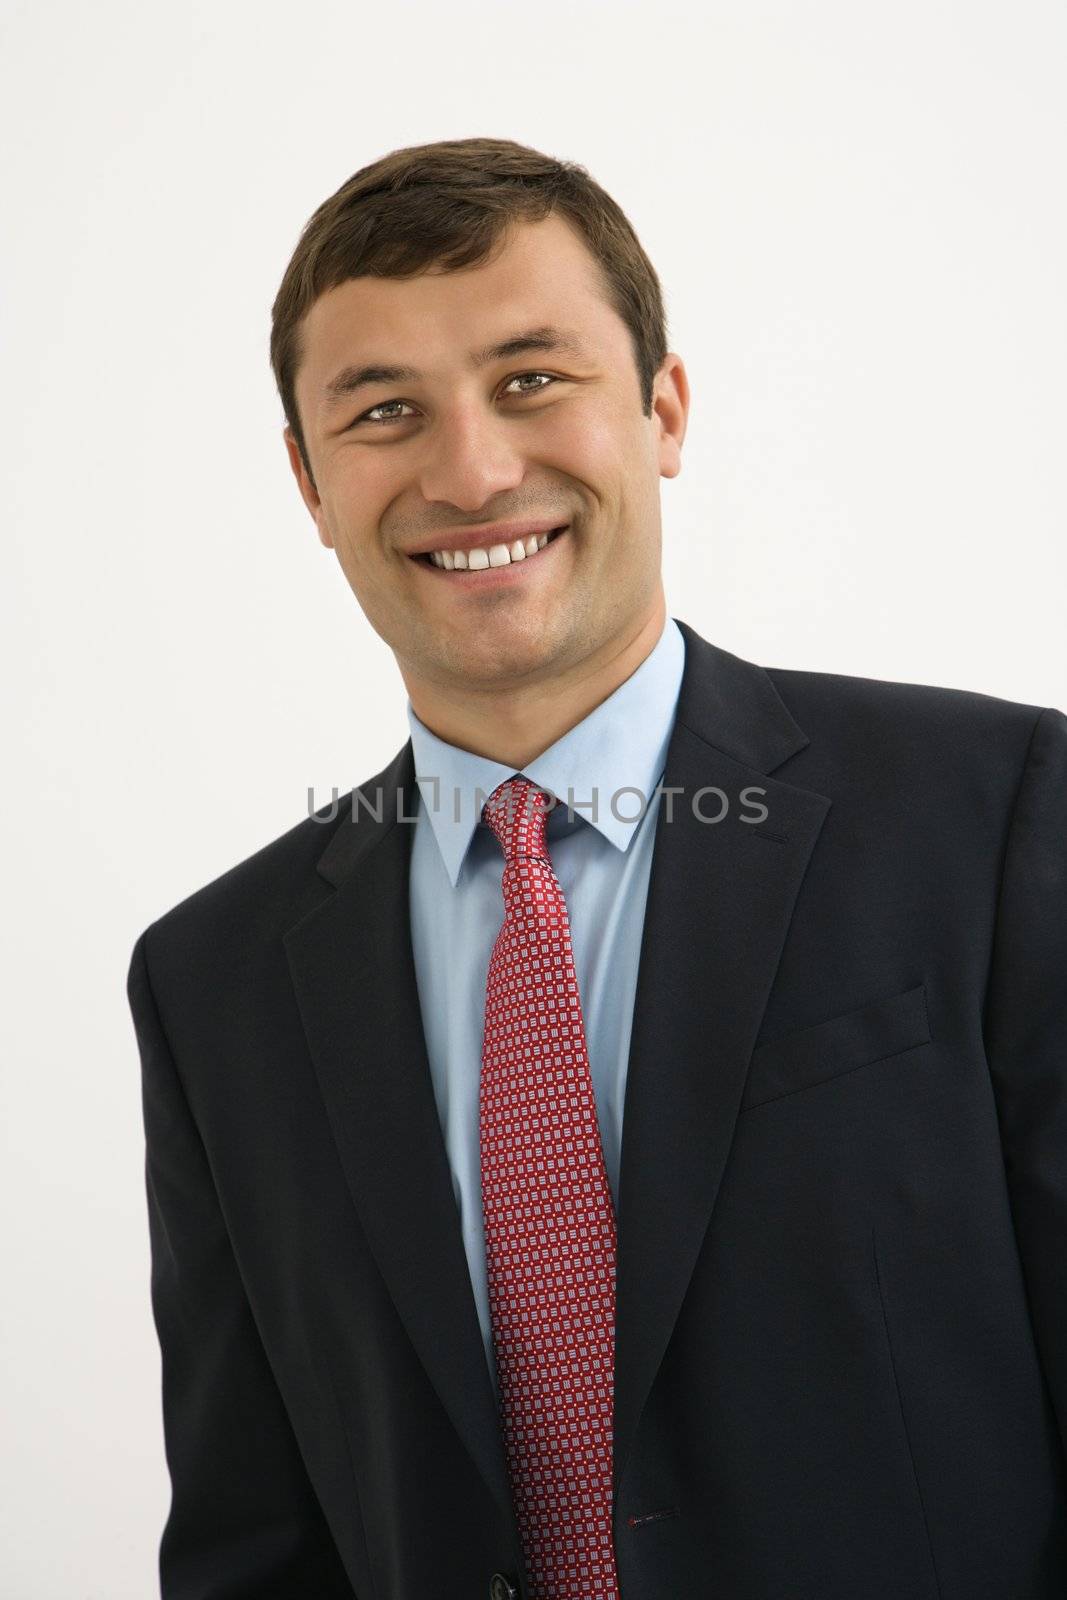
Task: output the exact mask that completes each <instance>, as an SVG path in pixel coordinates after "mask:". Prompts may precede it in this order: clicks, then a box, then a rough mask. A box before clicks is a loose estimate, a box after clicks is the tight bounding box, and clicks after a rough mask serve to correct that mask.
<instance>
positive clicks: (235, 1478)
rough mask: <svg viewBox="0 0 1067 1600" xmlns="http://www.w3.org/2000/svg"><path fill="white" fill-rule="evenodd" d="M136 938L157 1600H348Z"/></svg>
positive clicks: (133, 978)
mask: <svg viewBox="0 0 1067 1600" xmlns="http://www.w3.org/2000/svg"><path fill="white" fill-rule="evenodd" d="M150 932H151V929H147V930H146V931H145V932H144V933H142V934H141V936H140V938H139V939H138V941H137V943H136V945H135V947H134V951H133V956H132V959H131V962H130V969H129V977H128V984H127V993H128V996H129V1002H130V1009H131V1011H132V1013H133V1020H134V1027H135V1029H136V1033H137V1043H138V1048H139V1050H140V1056H141V1081H142V1097H143V1107H144V1128H145V1183H146V1189H147V1195H148V1223H149V1242H150V1247H151V1262H152V1266H151V1300H152V1312H153V1317H154V1320H155V1326H156V1332H157V1334H158V1336H159V1344H160V1351H161V1355H162V1400H163V1430H164V1439H165V1445H166V1457H167V1465H168V1467H169V1470H170V1479H171V1506H170V1511H169V1515H168V1518H167V1521H166V1524H165V1527H164V1529H163V1534H162V1539H161V1542H160V1549H159V1572H160V1585H161V1595H162V1600H294V1597H296V1596H298V1595H299V1596H307V1597H308V1600H310V1597H312V1596H314V1597H315V1600H354V1596H353V1590H352V1587H351V1585H350V1584H349V1582H348V1580H347V1578H346V1576H345V1573H344V1569H343V1567H342V1564H341V1559H340V1556H339V1555H338V1552H337V1547H336V1545H335V1544H334V1542H333V1539H332V1537H331V1535H330V1532H329V1528H328V1526H327V1524H326V1520H325V1518H324V1516H323V1513H322V1509H321V1507H320V1505H319V1502H318V1500H317V1498H316V1495H315V1493H314V1490H313V1488H312V1485H311V1483H310V1481H309V1478H308V1475H307V1471H306V1469H305V1467H304V1464H303V1461H302V1458H301V1455H300V1451H299V1448H298V1445H297V1442H296V1439H295V1437H294V1434H293V1431H292V1427H291V1425H290V1422H289V1418H288V1415H287V1413H286V1410H285V1406H284V1404H283V1401H282V1398H281V1395H280V1393H279V1391H278V1387H277V1385H276V1383H275V1380H274V1377H273V1374H272V1372H271V1369H270V1365H269V1363H268V1361H267V1357H266V1354H265V1351H264V1348H263V1344H262V1342H261V1340H260V1337H259V1333H258V1331H257V1329H256V1325H255V1322H254V1320H253V1317H252V1313H251V1310H250V1307H249V1304H248V1300H247V1298H246V1296H245V1292H244V1288H243V1286H242V1283H241V1279H240V1275H239V1272H238V1268H237V1263H236V1261H235V1259H234V1255H233V1251H232V1248H231V1245H230V1241H229V1237H228V1234H227V1230H226V1225H225V1222H224V1220H223V1217H222V1213H221V1210H220V1207H219V1203H218V1198H217V1195H216V1192H215V1186H214V1182H213V1180H212V1176H211V1172H210V1169H209V1165H208V1160H207V1156H206V1153H205V1150H204V1146H203V1143H202V1142H201V1139H200V1135H199V1133H198V1131H197V1127H196V1124H195V1122H194V1119H193V1116H192V1113H191V1111H190V1109H189V1105H188V1102H187V1100H186V1097H185V1093H184V1091H183V1088H182V1085H181V1082H180V1080H179V1076H178V1072H177V1069H176V1066H175V1063H174V1060H173V1057H172V1055H171V1052H170V1049H169V1046H168V1044H167V1040H166V1038H165V1036H164V1032H163V1027H162V1024H161V1021H160V1016H159V1011H158V1009H157V1006H156V1001H155V998H154V996H153V992H152V985H151V980H150V978H149V972H148V963H147V957H146V949H145V947H146V942H147V940H148V935H149V934H150Z"/></svg>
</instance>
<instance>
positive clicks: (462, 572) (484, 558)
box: [409, 523, 570, 587]
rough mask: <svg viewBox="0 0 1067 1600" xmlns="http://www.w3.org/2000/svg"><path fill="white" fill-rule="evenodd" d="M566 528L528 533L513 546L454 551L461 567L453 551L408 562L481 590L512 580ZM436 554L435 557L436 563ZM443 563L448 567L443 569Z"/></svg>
mask: <svg viewBox="0 0 1067 1600" xmlns="http://www.w3.org/2000/svg"><path fill="white" fill-rule="evenodd" d="M569 526H570V524H569V523H565V524H563V526H562V527H559V528H553V529H552V530H551V531H550V532H549V533H547V534H530V535H528V537H527V538H526V539H522V540H516V541H514V543H513V544H512V545H506V544H495V545H490V546H488V547H487V548H483V549H477V550H468V551H462V552H456V554H457V555H459V556H460V557H461V558H462V564H461V565H457V564H456V563H455V559H454V557H453V555H452V552H449V553H448V555H447V557H443V556H442V554H441V553H440V552H424V553H423V554H421V555H417V556H411V557H410V558H409V559H410V560H412V561H416V562H418V563H419V565H420V566H424V567H427V568H428V569H429V570H430V571H431V572H433V573H435V574H436V575H437V576H438V577H440V578H447V579H450V580H451V581H452V582H453V583H456V584H460V585H462V586H464V587H467V586H470V587H475V586H478V587H481V586H483V585H485V584H495V583H498V582H500V580H501V579H514V578H516V577H517V576H518V574H519V572H520V571H521V570H522V569H523V568H525V567H528V566H529V565H530V564H531V563H533V564H534V565H536V563H537V561H538V559H539V558H540V557H541V556H543V554H544V552H545V551H546V550H547V549H548V548H549V546H550V545H552V544H555V543H556V542H557V541H558V539H559V537H560V535H561V534H564V533H566V532H567V529H568V527H569ZM520 546H521V547H522V550H523V554H522V555H521V556H520V555H519V553H518V550H519V547H520ZM435 554H436V555H437V558H438V559H437V560H436V561H435V560H434V555H435ZM445 560H447V561H448V562H449V563H450V564H449V565H447V566H446V565H445V564H444V561H445Z"/></svg>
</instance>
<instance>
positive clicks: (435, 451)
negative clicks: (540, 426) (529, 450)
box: [419, 405, 525, 511]
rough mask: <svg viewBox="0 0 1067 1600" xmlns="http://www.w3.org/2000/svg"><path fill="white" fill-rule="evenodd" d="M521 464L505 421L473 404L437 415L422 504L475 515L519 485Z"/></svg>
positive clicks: (422, 482)
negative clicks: (443, 504)
mask: <svg viewBox="0 0 1067 1600" xmlns="http://www.w3.org/2000/svg"><path fill="white" fill-rule="evenodd" d="M524 471H525V466H524V462H523V460H522V457H521V455H520V453H519V450H518V448H517V441H516V439H515V436H514V434H511V435H510V436H509V432H508V423H507V421H506V420H505V419H502V418H500V417H493V416H492V415H491V414H488V413H486V412H485V411H484V410H481V409H479V408H477V407H476V406H474V405H469V406H456V407H453V408H452V409H450V410H449V411H448V413H447V414H442V415H441V416H440V417H439V418H438V419H437V422H436V425H435V426H434V428H433V429H432V430H431V432H430V434H429V435H428V436H427V448H426V455H425V457H424V459H423V462H422V468H421V471H420V474H419V487H420V489H421V491H422V495H423V498H424V499H426V500H427V501H445V502H447V503H448V504H449V505H453V506H456V507H458V508H459V509H460V510H461V511H478V510H480V509H481V507H482V506H484V505H485V503H486V501H487V500H491V499H492V497H493V496H494V495H496V494H499V493H501V491H503V490H506V489H515V488H517V487H518V486H519V484H521V482H522V479H523V473H524Z"/></svg>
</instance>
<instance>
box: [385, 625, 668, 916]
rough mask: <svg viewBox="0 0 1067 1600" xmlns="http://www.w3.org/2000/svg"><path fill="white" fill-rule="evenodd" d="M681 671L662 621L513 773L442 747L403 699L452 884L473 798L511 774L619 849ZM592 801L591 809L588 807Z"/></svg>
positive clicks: (654, 770) (663, 748) (661, 750)
mask: <svg viewBox="0 0 1067 1600" xmlns="http://www.w3.org/2000/svg"><path fill="white" fill-rule="evenodd" d="M684 667H685V640H684V639H683V638H682V634H681V631H680V629H679V627H678V624H677V623H676V621H675V620H674V618H673V617H668V618H667V619H666V622H665V624H664V627H663V632H662V633H661V634H660V637H659V642H658V643H657V644H656V645H655V647H654V648H653V649H652V651H651V652H650V653H649V654H648V655H647V656H646V657H645V659H644V661H643V662H642V663H641V665H640V666H639V667H638V668H637V671H636V672H634V673H631V675H630V677H628V678H627V679H626V681H625V683H621V684H620V685H619V687H618V688H617V689H616V690H615V691H614V693H613V694H610V695H609V696H608V698H607V699H606V700H603V701H602V702H601V703H600V705H598V706H596V707H594V709H593V710H592V711H591V712H590V713H589V715H588V716H587V717H583V719H582V721H581V722H579V723H577V724H576V725H575V726H574V727H573V728H571V729H569V730H568V732H567V733H565V734H563V736H562V737H561V738H559V739H557V740H556V742H555V744H553V745H550V746H549V748H548V749H547V750H544V751H542V753H541V754H540V755H539V756H537V757H536V758H535V759H534V760H533V761H531V762H530V763H529V765H528V766H525V767H523V768H521V769H516V768H514V767H507V766H503V765H502V764H501V763H500V762H499V761H491V760H490V759H489V758H488V757H487V756H478V755H474V754H472V752H471V751H469V750H461V749H460V748H459V747H458V746H457V745H453V744H447V743H446V742H445V741H444V740H443V739H439V738H438V737H437V735H436V734H434V733H431V732H430V729H429V728H427V727H426V725H425V724H424V723H423V722H421V721H420V720H419V718H418V717H417V716H416V715H415V712H414V710H413V709H412V705H411V701H410V699H409V700H408V703H407V715H408V724H409V727H410V729H411V744H412V749H413V753H414V757H415V778H416V781H417V783H418V786H419V793H420V795H421V796H422V807H421V809H422V810H423V811H424V812H425V813H426V815H427V817H428V818H429V820H430V823H431V825H432V827H433V833H434V837H435V838H436V840H437V844H438V847H439V848H440V851H441V857H442V859H443V861H444V864H445V869H446V871H447V872H448V876H449V881H450V882H451V883H452V885H453V887H455V885H456V883H457V881H458V879H459V874H460V869H461V867H462V865H463V861H464V858H465V856H466V854H467V849H468V847H469V845H470V842H471V838H472V837H473V834H474V830H475V829H476V828H477V827H478V825H479V823H480V822H481V807H482V804H483V803H484V801H485V800H486V799H488V797H489V795H491V794H492V792H493V790H494V789H495V788H497V786H498V785H499V784H501V783H503V782H504V780H505V779H506V778H510V777H512V776H514V775H515V773H516V771H519V770H521V773H522V775H523V776H524V777H527V778H529V779H530V781H531V782H532V783H536V784H538V785H539V786H540V787H541V788H543V789H548V790H550V791H551V792H552V793H553V794H554V795H556V796H557V798H558V800H559V807H558V808H557V809H559V810H561V811H563V812H564V814H566V807H567V806H568V804H571V806H572V807H573V811H572V815H573V816H574V817H575V818H581V819H583V820H584V821H585V822H587V823H588V824H590V825H591V826H592V827H595V828H596V829H597V830H598V832H600V833H601V834H603V836H604V838H605V839H607V840H608V841H609V843H610V844H612V845H614V846H615V848H616V849H617V850H622V851H625V850H626V849H627V848H628V847H629V844H630V841H631V840H632V839H633V836H634V832H635V829H636V825H637V823H638V822H639V821H640V819H641V816H642V815H643V812H644V808H645V805H646V804H647V803H648V802H649V801H650V800H651V799H652V796H653V792H654V790H655V787H656V784H657V783H658V782H659V780H660V778H661V777H662V775H663V769H664V767H665V765H666V760H667V745H668V743H669V741H670V736H671V730H672V728H673V726H674V711H675V706H676V704H677V700H678V690H679V688H680V686H681V681H682V672H683V669H684ZM634 790H636V791H637V793H633V792H632V791H634ZM594 797H595V798H596V808H595V815H594V810H593V808H592V807H591V805H590V803H589V802H590V801H592V800H593V798H594ZM583 802H584V804H583ZM613 802H614V804H613ZM616 812H618V815H616ZM551 821H552V817H551V816H550V817H549V822H550V823H551Z"/></svg>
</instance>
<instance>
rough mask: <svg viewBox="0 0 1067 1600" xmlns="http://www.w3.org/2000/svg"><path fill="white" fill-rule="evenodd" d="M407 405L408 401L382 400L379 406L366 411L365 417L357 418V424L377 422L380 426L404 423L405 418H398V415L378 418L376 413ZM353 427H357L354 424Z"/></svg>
mask: <svg viewBox="0 0 1067 1600" xmlns="http://www.w3.org/2000/svg"><path fill="white" fill-rule="evenodd" d="M406 405H407V401H406V400H382V401H380V402H379V403H378V405H376V406H371V408H370V410H369V411H364V413H363V415H362V416H361V417H357V418H356V422H377V423H379V424H381V423H385V422H402V421H403V418H402V417H400V416H398V415H396V414H395V413H394V414H393V415H392V416H389V417H381V416H377V417H376V416H375V414H374V413H375V412H376V411H388V410H389V409H390V407H391V406H406ZM353 426H355V424H353Z"/></svg>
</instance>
